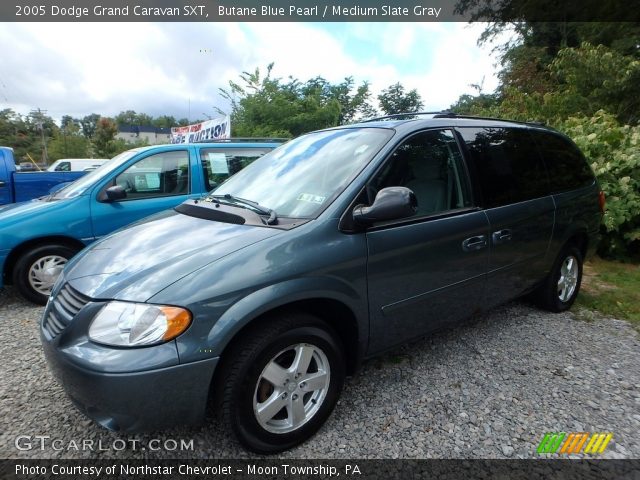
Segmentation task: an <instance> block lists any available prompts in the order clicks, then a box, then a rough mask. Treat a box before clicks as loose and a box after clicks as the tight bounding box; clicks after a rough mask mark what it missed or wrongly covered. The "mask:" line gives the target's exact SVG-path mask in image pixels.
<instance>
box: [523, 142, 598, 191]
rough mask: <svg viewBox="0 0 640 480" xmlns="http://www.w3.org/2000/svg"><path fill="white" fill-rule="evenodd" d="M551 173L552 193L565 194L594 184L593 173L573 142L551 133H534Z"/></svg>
mask: <svg viewBox="0 0 640 480" xmlns="http://www.w3.org/2000/svg"><path fill="white" fill-rule="evenodd" d="M532 135H533V137H534V138H535V139H536V141H537V144H538V147H539V148H540V152H541V154H542V158H543V159H544V162H545V165H546V167H547V170H548V171H549V182H550V184H551V192H552V193H557V192H563V191H566V190H573V189H574V188H580V187H584V186H586V185H591V184H592V183H593V172H591V168H590V167H589V164H588V163H587V161H586V159H585V158H584V156H583V155H582V153H581V152H580V150H579V149H578V147H576V146H575V145H574V144H573V142H571V141H569V140H568V139H566V138H564V137H561V136H560V135H555V134H553V133H549V132H542V131H538V130H533V131H532Z"/></svg>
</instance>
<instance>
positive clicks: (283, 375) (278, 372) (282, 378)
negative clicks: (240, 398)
mask: <svg viewBox="0 0 640 480" xmlns="http://www.w3.org/2000/svg"><path fill="white" fill-rule="evenodd" d="M262 378H264V379H265V380H267V381H268V382H269V383H271V384H272V385H273V386H278V387H281V386H282V385H284V384H285V383H286V382H287V371H286V370H285V369H284V368H282V367H281V366H280V365H278V364H277V363H276V362H271V363H269V365H268V366H267V368H266V369H265V371H264V372H263V374H262Z"/></svg>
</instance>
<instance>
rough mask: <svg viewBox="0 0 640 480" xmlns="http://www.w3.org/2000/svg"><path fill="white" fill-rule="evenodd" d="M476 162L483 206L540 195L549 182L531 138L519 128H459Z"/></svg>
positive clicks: (545, 190) (503, 203) (501, 204)
mask: <svg viewBox="0 0 640 480" xmlns="http://www.w3.org/2000/svg"><path fill="white" fill-rule="evenodd" d="M458 131H459V132H460V134H461V135H462V138H463V139H464V142H465V143H466V145H467V149H468V150H469V154H470V155H471V159H472V161H473V163H474V164H475V170H476V175H477V177H478V181H479V184H480V188H481V190H482V197H483V204H484V207H485V208H493V207H500V206H503V205H509V204H511V203H517V202H523V201H525V200H531V199H533V198H538V197H543V196H545V195H548V193H549V182H548V178H547V172H546V171H545V168H544V165H543V163H542V159H541V158H540V155H539V154H538V150H537V148H536V145H535V143H534V141H533V138H532V137H531V135H530V134H529V132H528V131H527V130H526V129H522V128H459V129H458Z"/></svg>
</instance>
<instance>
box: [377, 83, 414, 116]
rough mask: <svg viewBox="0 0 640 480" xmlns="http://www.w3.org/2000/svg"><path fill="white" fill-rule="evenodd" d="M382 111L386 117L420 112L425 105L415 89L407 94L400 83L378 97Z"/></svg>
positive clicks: (385, 90) (391, 86)
mask: <svg viewBox="0 0 640 480" xmlns="http://www.w3.org/2000/svg"><path fill="white" fill-rule="evenodd" d="M378 101H379V102H380V109H381V110H382V111H383V112H384V114H385V115H394V114H396V113H404V112H419V111H420V110H421V109H422V107H423V106H424V104H423V103H422V99H421V98H420V94H419V93H418V91H417V90H416V89H415V88H414V89H413V90H410V91H408V92H405V90H404V87H403V86H402V85H401V84H400V83H395V84H393V85H390V86H389V87H388V88H386V89H384V90H383V91H382V93H381V94H380V95H378Z"/></svg>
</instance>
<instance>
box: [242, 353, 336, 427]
mask: <svg viewBox="0 0 640 480" xmlns="http://www.w3.org/2000/svg"><path fill="white" fill-rule="evenodd" d="M330 378H331V367H330V366H329V361H328V360H327V356H326V355H325V354H324V352H323V351H322V350H321V349H320V348H319V347H316V346H314V345H310V344H308V343H299V344H297V345H291V346H290V347H289V348H286V349H284V350H282V351H281V352H279V353H278V354H277V355H275V357H273V358H272V359H271V361H270V362H269V363H268V364H267V366H266V367H265V368H264V370H263V371H262V373H261V374H260V378H259V379H258V382H257V384H256V389H255V394H254V400H253V411H254V414H255V415H256V419H257V420H258V423H259V424H260V425H261V426H262V427H263V428H264V429H265V430H267V431H269V432H273V433H287V432H290V431H293V430H296V429H298V428H300V427H301V426H302V425H304V424H305V423H307V422H308V421H309V420H310V419H311V418H312V417H313V416H314V415H315V414H316V413H317V412H318V410H319V409H320V407H321V405H322V402H323V401H324V399H325V397H326V394H327V390H328V387H329V384H330Z"/></svg>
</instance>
